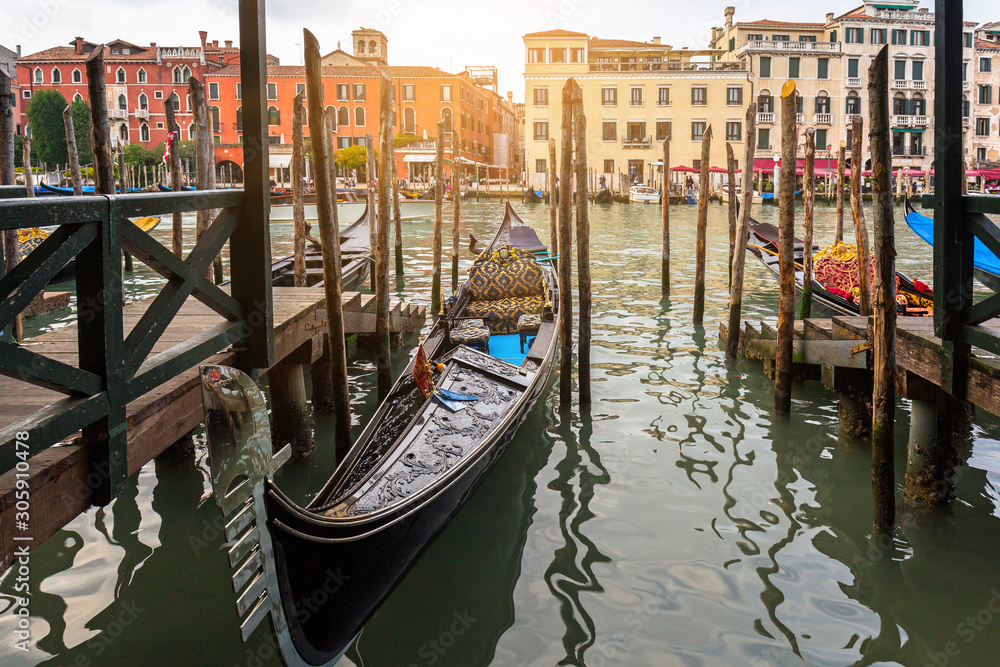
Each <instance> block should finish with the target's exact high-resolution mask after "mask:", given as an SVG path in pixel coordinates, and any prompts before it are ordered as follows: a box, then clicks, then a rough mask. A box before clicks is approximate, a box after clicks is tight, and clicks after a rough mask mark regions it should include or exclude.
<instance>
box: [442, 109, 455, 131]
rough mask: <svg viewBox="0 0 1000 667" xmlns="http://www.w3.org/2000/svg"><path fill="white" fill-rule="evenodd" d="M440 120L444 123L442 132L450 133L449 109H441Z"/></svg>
mask: <svg viewBox="0 0 1000 667" xmlns="http://www.w3.org/2000/svg"><path fill="white" fill-rule="evenodd" d="M441 119H442V120H443V121H444V131H445V132H451V120H452V119H451V109H449V108H447V107H446V108H444V109H441Z"/></svg>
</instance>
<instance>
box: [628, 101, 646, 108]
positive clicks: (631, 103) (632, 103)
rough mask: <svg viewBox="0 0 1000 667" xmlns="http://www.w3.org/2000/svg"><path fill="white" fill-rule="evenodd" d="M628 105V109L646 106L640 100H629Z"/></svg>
mask: <svg viewBox="0 0 1000 667" xmlns="http://www.w3.org/2000/svg"><path fill="white" fill-rule="evenodd" d="M628 105H629V106H630V107H644V106H646V103H645V102H643V101H642V100H630V101H629V103H628Z"/></svg>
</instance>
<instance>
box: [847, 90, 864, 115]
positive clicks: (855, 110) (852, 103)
mask: <svg viewBox="0 0 1000 667" xmlns="http://www.w3.org/2000/svg"><path fill="white" fill-rule="evenodd" d="M845 111H846V112H847V115H848V116H854V115H856V114H859V113H861V98H860V97H858V94H857V93H855V92H853V91H851V92H850V93H848V94H847V108H846V109H845Z"/></svg>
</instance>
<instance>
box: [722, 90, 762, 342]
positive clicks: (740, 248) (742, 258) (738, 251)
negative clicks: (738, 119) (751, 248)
mask: <svg viewBox="0 0 1000 667" xmlns="http://www.w3.org/2000/svg"><path fill="white" fill-rule="evenodd" d="M746 120H747V124H746V149H745V152H744V157H743V195H742V196H743V200H742V201H741V202H740V219H739V225H738V228H737V230H736V247H735V248H734V249H733V267H732V273H733V280H732V285H731V286H730V289H729V331H730V335H729V337H728V338H727V339H726V356H727V357H728V358H729V359H730V360H734V359H736V355H737V354H738V352H739V345H740V333H739V332H740V328H741V327H740V318H741V311H742V309H743V270H744V267H745V265H746V257H747V242H748V240H749V239H748V236H749V227H750V207H751V206H752V204H753V163H754V158H755V155H756V147H757V103H756V102H751V103H750V107H749V108H748V109H747V118H746Z"/></svg>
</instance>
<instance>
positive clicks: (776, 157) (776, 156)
mask: <svg viewBox="0 0 1000 667" xmlns="http://www.w3.org/2000/svg"><path fill="white" fill-rule="evenodd" d="M771 159H772V160H774V201H775V202H777V201H778V170H779V169H781V155H779V154H778V153H775V154H774V157H773V158H771Z"/></svg>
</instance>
